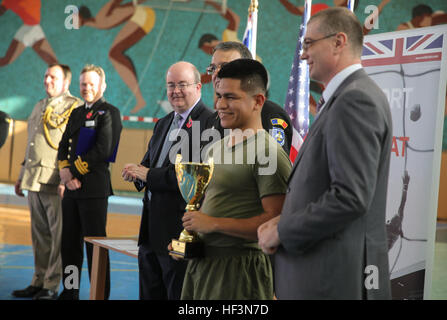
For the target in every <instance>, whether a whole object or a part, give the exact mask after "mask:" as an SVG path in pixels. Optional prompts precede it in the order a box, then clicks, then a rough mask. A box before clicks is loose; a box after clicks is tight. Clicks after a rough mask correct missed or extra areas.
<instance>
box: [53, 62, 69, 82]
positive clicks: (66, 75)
mask: <svg viewBox="0 0 447 320" xmlns="http://www.w3.org/2000/svg"><path fill="white" fill-rule="evenodd" d="M53 67H59V68H61V69H62V72H63V73H64V79H66V80H68V81H69V82H71V69H70V67H69V66H68V65H66V64H62V63H52V64H50V65H49V66H48V69H50V68H53Z"/></svg>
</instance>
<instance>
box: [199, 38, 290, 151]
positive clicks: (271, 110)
mask: <svg viewBox="0 0 447 320" xmlns="http://www.w3.org/2000/svg"><path fill="white" fill-rule="evenodd" d="M241 58H243V59H252V55H251V52H250V50H248V48H247V47H246V46H245V45H244V44H243V43H240V42H235V41H226V42H220V43H219V44H217V45H216V46H215V47H214V49H213V57H212V58H211V64H210V66H209V67H208V68H207V73H208V74H209V75H211V77H212V81H213V86H214V88H215V87H216V81H217V73H218V72H219V70H220V68H221V67H222V65H224V64H226V63H228V62H231V61H233V60H236V59H241ZM261 120H262V127H263V128H264V129H265V130H266V131H268V132H269V133H270V134H271V135H272V137H273V138H274V139H275V140H276V141H277V142H278V143H279V144H280V145H281V146H282V148H283V149H284V151H285V152H286V153H287V155H288V154H289V153H290V145H291V143H292V134H293V130H292V123H291V120H290V117H289V115H288V114H287V112H286V111H285V110H284V108H281V107H280V106H279V105H277V104H276V103H274V102H273V101H270V100H266V101H265V103H264V105H263V107H262V112H261ZM207 126H208V127H209V128H214V129H216V130H218V131H219V133H220V135H221V137H222V138H223V136H224V135H226V134H225V130H224V128H223V127H222V125H221V124H220V119H219V116H218V114H217V112H215V113H214V114H213V116H212V117H211V118H210V119H209V120H208V124H207Z"/></svg>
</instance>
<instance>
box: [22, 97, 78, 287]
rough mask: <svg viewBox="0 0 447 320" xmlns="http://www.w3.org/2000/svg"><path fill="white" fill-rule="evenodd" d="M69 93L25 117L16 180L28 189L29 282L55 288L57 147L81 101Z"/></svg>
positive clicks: (59, 213)
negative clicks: (22, 155) (31, 271)
mask: <svg viewBox="0 0 447 320" xmlns="http://www.w3.org/2000/svg"><path fill="white" fill-rule="evenodd" d="M81 103H82V102H81V100H79V99H78V98H76V97H73V96H72V95H71V94H70V92H68V91H67V92H65V93H63V94H62V95H60V96H57V97H53V98H45V99H42V100H40V101H39V102H38V103H37V104H36V105H35V107H34V109H33V111H32V113H31V115H30V117H29V118H28V140H27V146H26V151H25V160H24V162H23V164H22V167H21V170H20V174H19V180H21V185H20V187H21V188H22V189H24V190H28V204H29V208H30V213H31V239H32V245H33V253H34V275H33V279H32V282H31V285H32V286H34V287H38V288H43V289H48V290H52V291H56V292H57V290H58V289H59V283H60V280H61V276H62V266H61V258H60V245H61V233H62V208H61V200H60V198H59V196H58V194H57V187H58V185H59V181H60V179H59V171H58V166H57V148H58V145H59V141H60V140H61V138H62V134H63V133H64V130H65V127H66V124H67V122H68V119H69V116H70V113H71V112H72V111H73V110H75V108H76V107H77V106H79V105H80V104H81Z"/></svg>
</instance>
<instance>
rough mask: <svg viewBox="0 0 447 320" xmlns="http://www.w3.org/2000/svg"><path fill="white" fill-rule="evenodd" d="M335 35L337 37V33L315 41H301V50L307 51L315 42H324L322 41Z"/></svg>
mask: <svg viewBox="0 0 447 320" xmlns="http://www.w3.org/2000/svg"><path fill="white" fill-rule="evenodd" d="M336 35H337V33H332V34H330V35H328V36H325V37H323V38H319V39H315V40H312V39H305V40H304V41H303V50H307V49H309V48H310V46H311V45H313V44H314V43H315V42H317V41H320V40H324V39H327V38H331V37H333V36H336Z"/></svg>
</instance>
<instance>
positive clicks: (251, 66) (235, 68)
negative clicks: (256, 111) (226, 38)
mask: <svg viewBox="0 0 447 320" xmlns="http://www.w3.org/2000/svg"><path fill="white" fill-rule="evenodd" d="M217 77H218V78H221V79H225V78H230V79H238V80H241V89H242V90H243V91H245V92H259V91H261V92H262V93H263V94H265V92H266V91H267V70H266V69H265V67H264V66H263V65H262V63H260V62H258V61H256V60H253V59H236V60H233V61H231V62H229V63H226V64H224V65H223V66H222V68H221V69H220V71H219V73H218V74H217Z"/></svg>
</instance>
